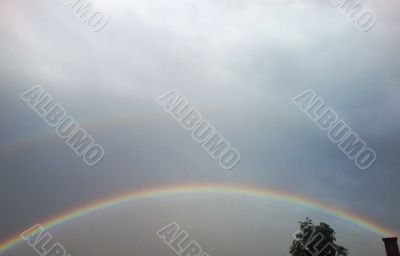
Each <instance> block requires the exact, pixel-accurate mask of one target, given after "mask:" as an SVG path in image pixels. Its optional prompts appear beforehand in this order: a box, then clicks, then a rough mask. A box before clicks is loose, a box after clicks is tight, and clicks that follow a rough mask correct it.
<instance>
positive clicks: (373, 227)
mask: <svg viewBox="0 0 400 256" xmlns="http://www.w3.org/2000/svg"><path fill="white" fill-rule="evenodd" d="M188 194H193V195H202V194H210V195H226V196H248V197H256V198H259V199H264V200H272V201H279V202H284V203H288V204H292V205H299V206H302V207H304V208H309V209H313V210H316V211H319V212H322V213H325V214H329V215H331V216H334V217H336V218H339V219H341V220H343V221H346V222H349V223H351V224H353V225H356V226H359V227H361V228H364V229H366V230H368V231H370V232H373V233H375V234H377V235H379V236H395V235H396V233H397V232H395V231H393V230H390V229H388V228H385V227H383V226H381V225H379V224H378V223H375V222H373V221H372V220H369V219H367V218H365V217H362V216H359V215H355V214H353V213H350V212H348V211H346V210H343V209H339V208H334V207H332V206H328V205H327V204H324V203H321V202H317V201H315V200H312V199H309V198H306V197H303V196H299V195H295V194H290V193H288V192H286V191H281V190H275V189H266V188H257V187H248V186H242V185H237V184H232V185H218V184H191V185H176V186H165V187H157V188H146V189H142V190H137V191H133V192H129V193H126V194H122V195H118V196H115V197H111V198H107V199H105V200H101V201H97V202H95V203H92V204H88V205H85V206H83V207H80V208H77V209H74V210H71V211H68V212H65V213H64V214H62V215H59V216H56V217H52V218H50V219H48V220H45V221H42V222H39V223H40V224H41V225H42V226H43V227H44V228H45V229H50V228H52V227H54V226H57V225H61V224H63V223H66V222H68V221H70V220H73V219H77V218H79V217H82V216H85V215H88V214H90V213H92V212H96V211H99V210H102V209H106V208H110V207H113V206H117V205H120V204H125V203H129V202H133V201H139V200H145V199H150V198H159V197H171V196H179V195H188ZM34 224H36V223H34ZM27 228H29V227H27ZM21 232H22V231H21ZM22 241H23V240H22V239H21V237H20V236H19V234H17V235H15V236H13V237H11V238H10V239H8V240H6V241H3V242H2V243H0V253H3V252H6V251H8V250H9V249H11V248H12V247H14V246H16V245H17V244H19V243H20V242H22Z"/></svg>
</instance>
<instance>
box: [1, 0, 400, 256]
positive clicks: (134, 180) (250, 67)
mask: <svg viewBox="0 0 400 256" xmlns="http://www.w3.org/2000/svg"><path fill="white" fill-rule="evenodd" d="M92 2H93V4H94V5H95V6H96V7H98V8H99V9H101V10H102V11H103V12H104V13H105V14H107V15H108V16H109V23H108V24H107V26H106V27H105V28H104V29H103V30H102V31H100V32H98V33H93V32H91V31H90V30H88V29H87V27H86V26H85V24H83V23H82V21H81V20H80V19H79V18H77V17H76V16H74V14H73V13H72V11H71V10H70V9H69V8H68V7H66V6H65V5H64V4H63V1H61V0H56V1H49V0H41V1H28V0H14V1H11V0H3V1H1V3H0V14H1V15H0V39H1V40H0V47H1V49H2V51H1V52H0V82H1V87H0V88H1V89H0V90H1V91H0V95H1V101H0V115H1V117H2V121H1V122H0V129H1V133H0V159H1V163H0V170H1V171H0V202H1V212H0V216H1V218H0V240H3V239H7V238H8V237H10V236H11V235H12V234H15V233H16V232H18V231H20V230H22V229H24V228H26V227H28V226H31V225H33V224H35V223H36V222H37V221H40V220H42V219H46V218H48V217H50V216H54V215H56V214H60V213H63V212H65V211H66V210H69V209H71V208H74V207H76V206H79V205H82V204H85V203H89V202H93V201H95V200H99V199H102V198H105V197H108V196H111V195H117V194H120V193H123V192H125V191H133V190H135V189H139V188H143V187H147V186H155V185H157V184H160V185H161V184H177V183H182V184H189V183H199V182H212V183H239V184H246V185H250V186H260V187H267V188H268V187H273V188H278V189H280V190H284V191H288V192H291V193H294V194H299V195H303V196H306V197H310V198H313V199H315V200H318V201H322V202H325V203H327V204H331V205H334V206H336V207H339V208H343V209H346V210H348V211H351V212H353V213H355V214H358V215H361V216H365V217H367V218H370V219H372V220H374V221H376V222H377V223H381V224H382V225H385V226H387V227H390V228H392V229H394V230H399V231H400V218H399V216H400V206H399V204H398V202H399V193H400V189H399V188H400V173H399V168H398V166H399V165H400V160H399V158H398V156H397V155H398V152H399V151H400V136H399V135H400V134H399V133H400V132H399V131H400V112H399V107H400V104H399V102H400V88H399V84H398V83H399V81H400V72H399V71H400V70H399V67H400V65H399V57H400V49H399V46H398V45H399V35H400V34H399V32H400V20H399V16H398V10H399V8H400V6H399V5H400V3H399V2H398V1H395V0H387V1H362V3H363V4H364V5H365V6H367V7H368V9H370V10H372V11H373V12H374V13H375V15H376V17H377V24H376V26H375V27H374V28H373V29H372V30H371V31H369V32H365V33H363V32H360V31H358V30H357V29H356V28H355V26H354V24H353V23H352V22H351V21H349V20H348V19H347V18H346V17H345V16H344V15H343V14H342V13H341V12H340V11H339V10H337V8H336V7H335V6H333V5H332V4H331V3H330V1H311V0H296V1H277V0H276V1H275V0H268V1H261V0H250V1H238V0H233V1H232V0H230V1H228V0H221V1H211V0H206V1H194V0H185V1H175V2H171V1H161V0H150V1H148V0H146V1H128V0H119V1H112V2H111V1H105V0H96V1H92ZM35 85H41V86H42V87H43V88H44V89H45V90H46V91H47V92H48V93H50V94H51V95H52V96H53V97H54V98H55V100H56V101H57V102H58V103H60V104H62V106H63V107H64V108H65V109H66V110H67V111H68V113H69V114H70V115H71V116H73V117H74V118H75V119H76V120H77V121H78V122H79V123H80V124H81V125H82V126H83V127H84V128H85V129H86V130H87V131H88V132H89V133H90V134H91V135H92V136H93V137H94V138H96V140H97V141H98V142H99V143H101V145H102V146H103V147H104V149H105V151H106V155H105V158H104V160H103V162H102V163H101V164H100V165H99V166H97V167H88V166H86V165H85V164H84V163H83V161H82V160H81V159H80V158H79V157H77V156H76V155H75V154H74V153H73V152H72V151H71V149H70V148H69V147H68V146H67V145H65V143H64V142H63V141H62V140H61V139H59V138H58V137H57V136H56V135H55V134H54V130H52V129H51V128H50V127H48V126H47V125H46V124H45V123H44V122H43V121H42V120H41V119H40V117H39V116H37V115H36V114H35V113H34V112H33V111H32V110H31V109H30V108H29V107H28V106H27V105H26V104H25V103H24V102H22V101H21V100H20V98H19V95H20V93H22V92H23V91H26V90H28V89H30V88H32V87H33V86H35ZM171 89H178V90H179V92H180V93H181V94H182V96H184V97H186V98H187V99H188V100H189V101H190V104H191V106H193V107H196V108H197V109H198V110H199V111H200V112H201V113H202V114H203V117H204V118H205V119H207V120H209V121H210V122H211V123H212V124H213V125H214V126H215V127H216V128H217V129H218V130H219V131H220V132H221V133H222V134H223V135H224V136H225V137H226V138H228V140H229V141H230V142H231V143H232V144H234V145H235V147H236V148H237V149H239V150H240V153H241V157H242V158H241V162H240V164H239V166H238V167H237V168H235V169H234V170H233V171H226V170H223V169H222V168H221V167H220V166H219V165H218V164H217V163H216V161H215V160H214V159H212V158H210V157H209V155H208V154H207V153H205V152H204V151H203V150H202V149H201V147H200V146H199V145H197V144H196V143H195V142H194V141H193V140H192V139H191V136H190V133H188V132H186V131H185V130H183V129H182V128H181V127H180V126H179V124H178V123H176V122H175V121H174V120H173V119H172V118H171V117H170V116H169V115H168V113H166V112H165V111H164V110H163V109H162V108H161V107H160V106H159V105H158V104H157V102H156V99H157V97H159V96H160V95H162V94H163V93H165V92H167V91H169V90H171ZM307 89H313V90H315V91H316V93H317V94H318V96H320V97H321V98H323V99H324V100H325V101H326V103H327V105H328V106H330V107H332V108H333V109H334V110H335V111H336V112H337V113H338V114H339V116H340V118H341V119H343V120H345V121H346V122H347V123H348V124H349V125H350V126H351V127H352V129H353V130H354V131H356V132H357V133H358V134H359V135H360V136H361V137H362V138H363V139H364V140H365V141H366V142H367V144H368V145H369V146H370V147H371V148H373V149H374V150H375V151H376V153H377V161H376V163H375V164H374V165H373V166H372V167H371V168H369V169H368V170H364V171H363V170H359V169H358V168H357V167H356V166H355V165H354V162H353V161H351V160H349V159H348V158H347V157H346V156H345V155H344V154H343V153H342V152H341V151H340V150H339V149H338V148H337V146H336V145H335V144H333V143H332V142H331V141H330V140H329V139H328V137H327V136H326V133H324V132H323V131H321V130H319V129H318V128H317V126H316V125H315V124H314V123H313V122H312V121H311V120H309V119H308V117H306V115H305V114H304V113H302V112H301V111H300V109H299V108H298V107H297V106H295V105H294V104H293V103H292V98H293V97H295V96H297V95H299V94H300V93H301V92H303V91H305V90H307ZM26 142H29V144H24V143H26ZM10 148H12V149H13V150H10ZM230 200H233V199H230ZM238 200H239V199H238ZM233 201H234V200H233ZM239 201H240V202H238V205H237V206H229V207H232V208H230V209H232V211H234V213H233V214H234V217H232V219H230V221H232V222H233V221H234V219H236V217H237V215H241V217H242V219H240V221H238V223H239V224H240V225H239V224H238V225H239V226H240V227H246V225H247V227H253V226H252V225H256V223H258V224H259V225H260V226H263V225H264V226H265V227H270V226H274V225H275V224H274V223H275V222H277V219H278V223H282V229H281V230H279V228H278V227H276V231H277V232H278V234H280V235H282V234H287V235H290V233H287V232H289V230H291V229H293V228H296V224H297V223H296V221H298V220H299V219H302V218H304V217H305V216H315V217H316V218H326V219H325V220H326V221H327V222H330V223H333V224H335V223H336V222H337V220H336V219H335V218H332V217H329V216H320V215H318V213H316V212H313V211H307V210H306V209H301V210H295V209H293V208H291V207H292V206H290V205H287V206H284V207H283V208H279V207H278V208H277V209H270V208H268V207H267V206H268V205H260V206H254V205H255V204H253V206H252V207H248V208H246V207H245V206H246V205H247V204H248V203H247V202H246V201H243V199H240V200H239ZM195 202H198V205H197V204H196V203H195ZM158 203H159V204H160V206H159V207H160V209H161V208H162V209H165V211H167V212H168V214H169V215H168V217H171V218H174V214H173V213H174V211H173V210H171V209H177V208H179V207H184V206H183V205H185V204H187V202H184V200H183V201H177V202H173V204H172V203H171V205H170V206H169V204H168V201H162V200H160V202H158ZM192 203H193V204H194V205H192V206H191V207H193V208H196V207H198V208H201V209H202V211H204V212H202V213H203V214H202V215H203V216H204V214H206V212H205V210H204V208H206V209H210V208H212V209H215V211H219V213H218V214H217V215H216V216H213V217H207V218H206V219H208V220H209V221H210V222H218V221H222V220H223V218H224V216H223V214H222V210H223V209H224V207H226V205H225V204H226V201H225V199H221V200H220V201H218V200H216V199H215V201H213V202H212V207H211V206H209V207H201V206H202V204H203V203H204V202H202V201H201V200H198V199H193V202H192ZM265 203H266V204H267V203H268V202H265ZM210 204H211V203H210ZM232 204H234V202H232ZM146 207H147V208H146V209H148V210H149V211H150V210H153V211H154V209H157V207H158V206H157V203H154V204H153V205H148V206H146ZM240 207H243V208H242V209H241V210H237V209H236V208H240ZM267 208H268V210H265V209H267ZM144 209H145V208H142V209H141V210H140V211H143V212H142V214H144V215H143V216H140V217H139V218H138V219H139V220H143V222H141V221H139V224H140V225H139V224H138V225H139V227H140V230H141V232H144V234H152V233H151V232H152V231H151V230H152V228H153V226H155V225H153V226H152V225H150V226H149V227H148V228H147V226H146V225H143V223H152V220H158V221H159V223H160V225H161V226H162V225H166V224H167V223H164V220H165V222H168V221H167V220H166V219H168V218H164V217H163V215H162V213H160V214H159V215H157V214H155V213H154V216H153V215H152V216H149V217H148V219H146V215H145V212H146V211H145V210H144ZM118 210H119V211H118V213H110V214H105V216H102V215H101V214H99V216H95V217H93V219H94V220H96V221H97V222H96V223H103V222H105V223H104V225H107V224H106V223H110V224H109V225H110V226H109V228H108V229H107V230H109V229H112V227H113V225H114V224H115V225H116V226H118V225H122V224H121V223H123V222H124V221H126V222H129V215H128V214H127V213H125V211H124V209H123V208H121V209H119V208H118ZM127 211H128V212H132V211H134V210H132V209H129V210H127ZM236 211H237V212H236ZM287 211H293V212H290V214H289V213H288V214H287V215H283V214H282V213H284V212H287ZM119 212H121V213H120V214H122V215H124V218H123V221H122V220H114V219H115V216H118V214H119ZM262 213H265V215H263V214H262ZM252 216H253V217H254V216H258V217H257V218H259V219H257V221H256V220H254V219H252ZM108 218H109V220H108ZM113 218H114V219H113ZM196 218H198V216H197V214H196V211H188V213H187V215H185V214H177V217H176V218H175V219H174V220H176V221H178V222H179V221H180V220H181V222H182V225H184V224H185V223H186V224H187V225H189V226H190V225H192V227H188V228H187V229H188V230H189V229H190V228H192V229H191V230H193V232H198V234H199V236H206V234H208V233H204V230H203V231H201V230H202V229H198V228H196V226H195V223H196ZM238 218H239V217H238ZM249 219H250V220H251V221H250V222H249V223H246V220H249ZM86 220H88V221H90V218H89V217H88V218H85V220H82V223H85V221H86ZM94 220H93V221H94ZM145 220H146V221H145ZM161 220H162V221H161ZM135 221H137V220H135ZM315 221H319V219H315ZM287 222H291V223H287ZM71 225H72V226H73V224H71ZM82 225H87V224H82ZM232 225H233V223H232ZM287 225H289V227H288V226H287ZM337 225H338V228H339V229H340V231H341V232H340V233H339V231H338V235H339V236H342V237H340V238H339V240H341V241H343V240H345V239H348V241H352V243H351V244H350V245H348V247H349V248H351V249H353V251H355V252H359V253H361V252H362V250H364V249H362V248H361V246H364V244H362V243H360V241H363V240H364V239H365V240H368V242H370V243H369V244H368V246H369V247H368V249H369V250H371V251H374V252H378V253H379V251H380V250H383V247H382V248H381V247H379V246H381V244H380V241H378V242H376V241H377V239H379V237H378V238H377V237H376V236H372V235H371V236H370V235H369V234H365V233H364V234H363V230H360V229H355V230H354V229H353V228H354V227H345V225H344V224H340V223H338V224H337ZM212 226H213V225H210V227H212ZM223 227H224V226H223V224H221V227H220V228H219V230H218V231H215V232H220V233H221V232H222V233H223ZM63 228H65V229H66V231H63V230H62V229H63ZM57 229H58V230H59V231H57V232H60V234H63V236H65V237H66V238H65V243H68V244H69V245H70V246H71V247H73V248H74V250H75V253H74V255H85V253H86V252H87V251H85V250H87V249H85V248H83V247H84V246H82V245H81V246H79V245H80V244H79V242H78V241H76V240H73V239H72V240H71V239H70V238H68V229H69V224H68V225H64V226H62V227H59V228H57ZM70 229H74V227H71V228H70ZM80 229H82V230H83V231H82V232H83V233H85V232H89V231H90V229H88V228H85V227H77V229H76V230H80ZM196 230H198V231H196ZM221 230H222V231H221ZM293 231H295V230H293ZM74 232H76V231H74ZM127 232H128V231H127ZM129 232H131V233H129V234H130V235H132V234H135V235H137V236H140V234H138V233H136V232H133V231H129ZM229 232H230V231H229ZM229 232H228V231H227V232H226V233H229ZM247 232H251V229H249V230H247ZM113 234H115V236H116V239H117V240H118V239H122V240H121V241H123V242H121V243H126V240H124V239H126V237H125V238H122V237H123V235H124V234H121V237H119V236H118V235H119V234H118V230H117V229H116V230H113ZM265 234H269V233H268V232H267V231H266V230H254V234H253V235H254V236H255V237H257V236H261V235H265ZM226 235H227V236H226V240H224V241H225V242H226V243H229V242H232V241H231V240H229V239H228V238H229V235H228V234H226ZM269 235H270V237H268V239H271V241H275V239H276V241H277V242H276V243H275V242H274V243H272V244H274V246H275V247H276V248H274V249H271V250H272V252H274V253H273V254H272V253H271V255H280V254H279V253H280V252H281V251H280V250H282V255H287V247H288V241H287V240H285V239H282V240H281V239H277V238H276V237H274V236H273V234H269ZM357 235H358V236H359V237H357ZM86 236H90V235H88V234H86ZM149 236H150V235H149ZM145 237H146V236H145ZM249 237H251V236H250V235H249ZM95 238H96V237H91V241H93V243H99V241H103V240H102V239H103V238H99V240H96V239H95ZM258 238H259V237H258ZM146 239H147V238H146ZM236 239H237V237H236ZM289 241H290V238H289ZM205 243H206V242H205ZM242 243H243V244H244V243H245V242H244V241H242ZM249 243H250V244H252V243H251V242H250V241H249ZM154 244H157V246H160V247H162V246H163V244H161V245H160V241H158V240H157V237H154V241H148V240H146V242H143V244H141V246H140V248H141V249H140V250H139V251H138V254H139V253H142V254H143V255H152V254H151V253H153V254H154V253H156V251H155V252H153V251H146V248H145V247H146V246H149V247H150V246H153V245H154ZM239 245H241V246H245V245H242V244H236V246H239ZM248 246H249V245H248ZM254 246H258V244H256V243H254ZM263 246H264V245H263ZM89 247H90V246H89ZM128 249H129V250H128ZM93 250H94V249H93ZM126 250H128V251H130V252H132V253H133V252H135V250H134V249H133V248H126ZM212 250H215V253H217V252H218V253H219V255H228V254H229V253H227V252H230V250H232V251H235V249H234V248H228V247H227V246H222V247H219V246H217V245H215V244H213V243H212V241H211V242H210V248H209V250H208V251H212ZM263 250H264V247H261V248H255V249H254V251H252V253H251V254H250V253H249V255H265V253H263ZM91 252H92V253H94V251H91ZM125 252H126V251H125V250H121V251H119V252H118V253H119V254H121V255H123V254H126V253H125ZM157 253H159V254H161V253H164V254H168V253H169V251H168V248H164V249H161V248H160V250H159V251H157ZM285 253H286V254H285ZM86 254H87V253H86ZM107 254H109V253H105V254H104V255H107ZM171 255H173V254H171ZM215 255H217V254H215ZM231 255H232V254H231ZM360 255H361V254H360ZM382 255H383V251H382Z"/></svg>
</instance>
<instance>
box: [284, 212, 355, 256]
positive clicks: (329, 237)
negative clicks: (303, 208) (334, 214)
mask: <svg viewBox="0 0 400 256" xmlns="http://www.w3.org/2000/svg"><path fill="white" fill-rule="evenodd" d="M299 224H300V230H299V231H297V232H296V233H294V234H293V238H294V240H293V243H292V245H291V246H290V254H291V255H292V256H347V255H348V252H347V249H346V248H344V247H343V246H341V245H338V244H337V243H336V237H335V231H334V230H333V229H332V228H331V227H330V226H329V225H328V224H326V223H324V222H321V223H320V224H319V225H314V224H313V222H312V220H311V219H310V218H308V217H307V218H306V220H305V221H303V222H299Z"/></svg>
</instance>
